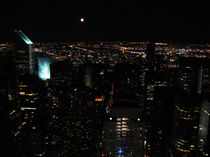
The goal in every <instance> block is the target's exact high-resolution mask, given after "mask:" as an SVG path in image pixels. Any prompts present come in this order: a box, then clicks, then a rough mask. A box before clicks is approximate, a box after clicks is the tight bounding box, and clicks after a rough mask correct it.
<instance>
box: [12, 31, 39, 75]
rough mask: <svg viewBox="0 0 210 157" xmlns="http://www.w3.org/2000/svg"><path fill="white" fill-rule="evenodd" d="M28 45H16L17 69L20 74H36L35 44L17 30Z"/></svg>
mask: <svg viewBox="0 0 210 157" xmlns="http://www.w3.org/2000/svg"><path fill="white" fill-rule="evenodd" d="M15 32H16V33H17V34H18V35H19V37H20V38H21V39H22V40H23V42H24V43H25V44H26V45H23V44H20V42H19V43H16V49H17V50H16V51H17V58H16V60H17V61H16V63H17V69H18V71H19V73H20V74H34V73H35V71H34V70H35V69H34V68H35V64H34V56H33V42H32V41H31V40H30V39H29V38H28V37H27V36H26V35H25V34H24V33H23V32H22V31H21V30H15Z"/></svg>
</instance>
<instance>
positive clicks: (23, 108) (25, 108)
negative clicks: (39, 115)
mask: <svg viewBox="0 0 210 157" xmlns="http://www.w3.org/2000/svg"><path fill="white" fill-rule="evenodd" d="M20 109H21V110H36V108H34V107H21V108H20Z"/></svg>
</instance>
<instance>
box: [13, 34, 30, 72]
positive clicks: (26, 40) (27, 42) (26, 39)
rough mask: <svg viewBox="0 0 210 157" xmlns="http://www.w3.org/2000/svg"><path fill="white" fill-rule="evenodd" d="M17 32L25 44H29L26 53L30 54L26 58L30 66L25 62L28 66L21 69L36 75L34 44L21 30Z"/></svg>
mask: <svg viewBox="0 0 210 157" xmlns="http://www.w3.org/2000/svg"><path fill="white" fill-rule="evenodd" d="M15 32H16V33H17V34H18V35H19V36H20V38H21V39H22V40H23V41H24V42H25V44H27V50H26V51H27V52H28V57H26V58H28V66H27V61H26V60H25V61H24V62H25V63H26V64H25V65H24V66H21V67H24V68H26V69H29V74H34V60H33V53H32V51H33V50H32V48H33V42H32V41H31V40H30V39H29V38H28V37H27V36H26V35H25V34H24V33H23V32H22V31H21V30H15ZM21 52H22V51H21ZM27 52H26V53H27ZM22 62H23V61H22ZM25 66H26V67H25ZM27 67H28V68H27Z"/></svg>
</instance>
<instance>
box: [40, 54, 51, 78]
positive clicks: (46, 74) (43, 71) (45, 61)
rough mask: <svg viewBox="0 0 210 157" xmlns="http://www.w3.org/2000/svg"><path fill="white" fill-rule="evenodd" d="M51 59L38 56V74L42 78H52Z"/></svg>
mask: <svg viewBox="0 0 210 157" xmlns="http://www.w3.org/2000/svg"><path fill="white" fill-rule="evenodd" d="M50 63H51V59H50V58H47V57H39V58H38V76H39V78H40V79H42V80H47V79H50Z"/></svg>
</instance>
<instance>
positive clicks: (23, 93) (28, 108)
mask: <svg viewBox="0 0 210 157" xmlns="http://www.w3.org/2000/svg"><path fill="white" fill-rule="evenodd" d="M45 94H46V93H45V88H44V84H43V82H42V81H41V80H39V79H38V77H37V76H35V75H22V76H21V77H20V78H19V79H18V83H17V100H18V101H17V104H18V106H17V110H19V111H20V116H19V117H17V116H16V117H14V116H13V114H11V115H10V117H11V119H12V118H13V117H14V118H15V119H17V120H16V126H17V127H16V128H14V130H12V132H13V141H14V143H15V144H16V145H18V146H19V148H18V151H19V152H20V154H21V155H22V156H24V155H25V156H44V155H46V153H47V143H46V142H47V141H46V139H47V138H46V137H47V132H46V127H47V124H48V120H47V119H48V118H47V116H48V114H47V108H46V95H45Z"/></svg>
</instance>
